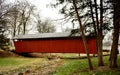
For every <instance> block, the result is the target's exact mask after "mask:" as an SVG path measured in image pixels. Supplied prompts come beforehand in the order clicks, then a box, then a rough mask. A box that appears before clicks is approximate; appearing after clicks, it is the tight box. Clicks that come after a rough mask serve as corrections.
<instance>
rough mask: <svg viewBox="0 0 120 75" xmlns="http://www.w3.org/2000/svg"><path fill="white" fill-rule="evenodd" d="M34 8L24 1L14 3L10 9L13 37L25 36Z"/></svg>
mask: <svg viewBox="0 0 120 75" xmlns="http://www.w3.org/2000/svg"><path fill="white" fill-rule="evenodd" d="M34 9H35V6H34V5H32V4H30V3H29V2H27V1H26V0H25V1H16V2H15V3H14V4H13V6H12V8H11V9H10V11H11V12H10V15H9V18H10V19H11V20H10V25H11V32H12V34H13V37H14V36H16V35H19V34H25V33H26V31H27V30H28V29H27V26H28V25H29V22H30V19H31V15H33V13H34Z"/></svg>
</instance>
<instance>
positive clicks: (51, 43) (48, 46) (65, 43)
mask: <svg viewBox="0 0 120 75" xmlns="http://www.w3.org/2000/svg"><path fill="white" fill-rule="evenodd" d="M87 42H88V47H89V50H90V51H89V52H90V53H91V54H96V53H97V49H96V41H95V39H89V40H88V41H87ZM14 45H15V48H16V52H18V53H23V52H24V53H26V52H41V53H86V52H85V48H84V44H83V41H82V40H80V39H36V40H19V41H14Z"/></svg>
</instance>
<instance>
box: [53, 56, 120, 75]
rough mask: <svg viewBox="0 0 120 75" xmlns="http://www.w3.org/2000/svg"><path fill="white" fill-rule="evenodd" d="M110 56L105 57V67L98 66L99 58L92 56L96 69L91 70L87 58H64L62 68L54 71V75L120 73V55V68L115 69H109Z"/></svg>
mask: <svg viewBox="0 0 120 75" xmlns="http://www.w3.org/2000/svg"><path fill="white" fill-rule="evenodd" d="M108 59H109V57H108V56H105V57H104V63H105V66H104V67H99V68H98V67H97V58H92V64H93V66H94V70H93V71H90V70H89V67H88V62H87V59H73V60H70V59H69V60H64V62H65V64H63V65H62V66H61V67H60V68H58V69H57V70H56V72H54V75H120V64H119V63H120V56H119V57H118V64H119V68H118V69H115V70H111V69H109V67H108V66H109V61H108Z"/></svg>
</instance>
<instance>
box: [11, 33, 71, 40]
mask: <svg viewBox="0 0 120 75" xmlns="http://www.w3.org/2000/svg"><path fill="white" fill-rule="evenodd" d="M70 35H71V33H70V32H63V33H39V34H25V35H18V36H16V37H14V38H13V39H40V38H61V37H69V36H70Z"/></svg>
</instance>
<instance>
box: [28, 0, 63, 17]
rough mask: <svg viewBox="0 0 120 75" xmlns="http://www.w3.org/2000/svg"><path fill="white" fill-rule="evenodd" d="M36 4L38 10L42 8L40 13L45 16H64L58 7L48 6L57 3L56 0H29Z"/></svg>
mask: <svg viewBox="0 0 120 75" xmlns="http://www.w3.org/2000/svg"><path fill="white" fill-rule="evenodd" d="M28 1H30V2H31V3H32V4H34V5H35V6H36V7H37V8H38V10H40V15H41V16H42V17H45V18H51V19H59V18H62V17H63V16H62V15H60V14H58V13H59V11H58V9H55V8H51V7H47V5H48V4H50V3H55V2H56V0H28Z"/></svg>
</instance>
